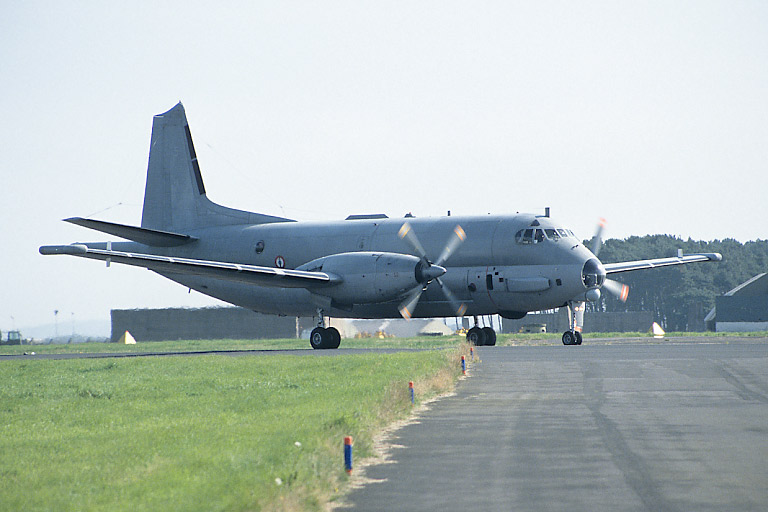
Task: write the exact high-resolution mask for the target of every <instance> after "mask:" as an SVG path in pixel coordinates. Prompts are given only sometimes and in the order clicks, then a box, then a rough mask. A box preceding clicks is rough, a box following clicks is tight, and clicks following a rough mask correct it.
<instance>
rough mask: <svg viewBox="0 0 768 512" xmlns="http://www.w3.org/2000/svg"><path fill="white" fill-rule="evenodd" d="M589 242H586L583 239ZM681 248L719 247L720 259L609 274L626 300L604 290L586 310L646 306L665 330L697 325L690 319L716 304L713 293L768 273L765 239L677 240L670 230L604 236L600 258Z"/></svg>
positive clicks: (609, 260)
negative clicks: (623, 236) (626, 289)
mask: <svg viewBox="0 0 768 512" xmlns="http://www.w3.org/2000/svg"><path fill="white" fill-rule="evenodd" d="M585 244H586V246H587V247H591V242H585ZM678 249H682V250H683V252H684V253H686V254H690V253H697V252H719V253H721V254H722V255H723V261H722V262H719V263H694V264H691V265H685V266H678V267H666V268H659V269H649V270H638V271H634V272H627V273H623V274H612V275H610V276H609V278H612V279H615V280H617V281H620V282H622V283H624V284H627V285H629V287H630V292H629V299H628V300H627V302H625V303H622V302H620V301H619V300H618V299H616V298H615V297H613V296H612V295H610V294H608V293H607V292H604V293H603V297H602V298H601V299H600V301H598V302H596V303H594V304H589V305H588V306H587V307H588V309H589V310H591V311H651V312H653V313H654V316H655V317H656V318H657V319H658V321H660V322H661V323H662V326H663V327H664V328H665V329H667V330H669V331H686V330H691V329H697V328H698V326H693V325H690V324H691V323H692V321H691V318H694V317H697V316H698V317H700V316H701V311H702V310H703V311H704V314H706V312H708V311H709V310H710V309H711V308H712V307H713V306H714V305H715V297H717V296H718V295H722V294H724V293H725V292H727V291H729V290H731V289H733V288H735V287H736V286H738V285H739V284H741V283H743V282H744V281H746V280H747V279H749V278H751V277H753V276H754V275H756V274H759V273H762V272H768V240H757V241H754V242H747V243H745V244H742V243H740V242H738V241H737V240H733V239H726V240H722V241H720V240H714V241H712V242H703V241H694V240H691V239H688V240H682V239H680V238H676V237H673V236H669V235H648V236H644V237H637V236H633V237H630V238H627V239H625V240H616V239H610V240H605V242H604V244H603V247H602V250H601V251H600V260H601V261H603V262H604V263H612V262H618V261H630V260H644V259H652V258H662V257H667V256H675V255H677V250H678Z"/></svg>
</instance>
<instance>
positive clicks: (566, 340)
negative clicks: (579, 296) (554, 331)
mask: <svg viewBox="0 0 768 512" xmlns="http://www.w3.org/2000/svg"><path fill="white" fill-rule="evenodd" d="M566 308H568V327H569V329H568V330H567V331H565V332H564V333H563V345H581V342H582V337H581V324H582V323H583V321H584V303H583V302H576V301H568V304H566Z"/></svg>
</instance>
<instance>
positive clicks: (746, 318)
mask: <svg viewBox="0 0 768 512" xmlns="http://www.w3.org/2000/svg"><path fill="white" fill-rule="evenodd" d="M705 321H706V323H707V327H708V328H710V329H711V330H714V331H717V332H749V331H768V273H762V274H758V275H756V276H755V277H753V278H752V279H750V280H749V281H747V282H745V283H742V284H740V285H739V286H737V287H736V288H734V289H733V290H731V291H729V292H728V293H726V294H725V295H723V296H720V297H716V298H715V307H714V309H712V311H710V312H709V314H708V315H707V317H706V318H705Z"/></svg>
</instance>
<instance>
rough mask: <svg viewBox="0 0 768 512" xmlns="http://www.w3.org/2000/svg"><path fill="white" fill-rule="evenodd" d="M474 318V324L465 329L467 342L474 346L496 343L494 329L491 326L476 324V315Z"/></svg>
mask: <svg viewBox="0 0 768 512" xmlns="http://www.w3.org/2000/svg"><path fill="white" fill-rule="evenodd" d="M474 319H475V326H474V327H472V328H471V329H470V330H469V331H467V342H468V343H471V344H472V345H474V346H476V347H481V346H483V345H485V346H493V345H496V331H494V330H493V328H492V327H480V326H479V325H477V317H474Z"/></svg>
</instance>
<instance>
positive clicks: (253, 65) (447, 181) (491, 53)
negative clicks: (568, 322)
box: [0, 0, 768, 332]
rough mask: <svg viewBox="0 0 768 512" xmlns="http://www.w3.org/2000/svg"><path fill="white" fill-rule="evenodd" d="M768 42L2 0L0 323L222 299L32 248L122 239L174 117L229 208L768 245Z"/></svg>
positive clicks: (540, 15) (564, 25)
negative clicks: (181, 109) (165, 115)
mask: <svg viewBox="0 0 768 512" xmlns="http://www.w3.org/2000/svg"><path fill="white" fill-rule="evenodd" d="M765 27H768V3H767V2H764V1H761V0H755V1H738V0H736V1H706V0H694V1H675V2H669V1H666V0H662V1H640V2H616V1H606V2H599V1H584V2H569V1H562V2H559V1H556V2H553V1H525V2H520V1H472V2H453V1H434V2H420V1H386V2H366V1H347V2H336V1H325V2H310V1H305V2H292V1H281V2H219V3H216V4H215V5H214V4H213V3H211V2H189V1H184V2H176V1H164V2H148V1H147V2H143V1H136V2H123V3H115V2H99V1H93V2H84V1H75V2H66V3H62V2H54V1H50V2H38V1H29V2H4V3H3V4H2V6H1V7H0V78H1V80H0V92H1V93H2V94H0V148H1V149H2V151H0V190H1V191H2V201H0V240H2V244H3V250H2V251H0V283H1V284H2V293H0V330H3V331H5V330H8V329H10V328H14V327H15V328H20V329H22V330H23V329H25V328H31V327H33V326H38V325H42V324H53V323H54V322H56V323H57V324H59V325H58V329H59V330H60V331H61V332H66V331H67V330H69V329H71V330H73V331H75V330H77V331H80V330H84V329H87V327H85V325H86V323H87V322H91V321H100V322H102V323H103V322H108V320H109V311H110V309H113V308H115V309H126V308H142V307H151V308H154V307H199V306H208V305H221V303H220V302H218V301H216V300H215V299H211V298H207V297H205V296H203V295H200V294H198V293H196V292H192V293H188V290H187V289H185V288H183V287H181V286H180V285H177V284H174V283H172V282H171V281H167V280H165V279H163V278H161V277H159V276H157V275H155V274H153V273H151V272H149V271H146V270H142V269H137V268H133V267H125V266H120V265H112V266H111V267H110V268H105V266H104V265H103V264H100V263H97V262H94V261H90V260H83V259H79V258H72V257H50V256H49V257H44V256H41V255H39V254H38V251H37V249H38V247H39V246H40V245H47V244H65V243H70V242H75V241H102V240H107V239H108V237H107V236H106V235H104V236H102V235H100V234H99V233H96V232H94V231H90V230H86V229H83V228H80V227H77V226H73V225H69V224H67V223H64V222H61V219H64V218H68V217H73V216H81V217H91V218H96V219H101V220H107V221H112V222H119V223H124V224H132V225H138V224H139V223H140V220H141V204H142V200H143V194H144V180H145V177H146V166H147V157H148V152H149V139H150V132H151V126H152V116H154V115H155V114H158V113H161V112H165V111H166V110H168V109H170V108H171V107H173V106H174V105H175V104H176V103H177V102H178V101H182V102H183V103H184V106H185V109H186V112H187V118H188V120H189V123H190V128H191V131H192V136H193V139H194V141H195V146H196V149H197V154H198V157H199V161H200V166H201V169H202V173H203V178H204V181H205V186H206V190H207V192H208V197H209V198H210V199H212V200H213V201H215V202H218V203H220V204H224V205H226V206H230V207H235V208H240V209H246V210H250V211H257V212H261V213H267V214H272V215H279V216H284V217H289V218H292V219H297V220H333V219H343V218H345V217H346V216H347V215H349V214H354V213H358V214H359V213H386V214H388V215H389V216H390V217H401V216H403V215H404V214H405V213H408V212H412V213H413V214H414V215H416V216H420V217H427V216H441V215H445V214H446V212H447V211H448V210H450V211H451V212H452V214H453V215H485V214H488V213H492V214H510V213H515V212H539V213H542V212H543V210H544V208H545V207H551V211H552V217H553V218H554V219H555V220H557V221H559V222H560V223H562V224H564V225H566V226H567V227H570V228H571V229H572V230H574V231H575V232H576V234H577V235H578V236H580V237H582V238H589V237H591V235H592V233H593V232H594V230H595V226H596V224H597V222H598V219H599V218H601V217H603V218H606V219H607V221H608V227H607V232H606V236H607V237H611V238H626V237H629V236H632V235H638V236H642V235H646V234H670V235H675V236H679V237H682V238H684V239H687V238H689V237H690V238H693V239H694V240H714V239H724V238H735V239H737V240H739V241H741V242H746V241H748V240H755V239H767V238H768V223H767V222H766V219H768V200H766V191H768V121H767V120H768V30H766V29H765ZM659 256H668V255H659ZM54 311H58V312H59V313H58V314H57V315H55V314H54Z"/></svg>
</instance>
